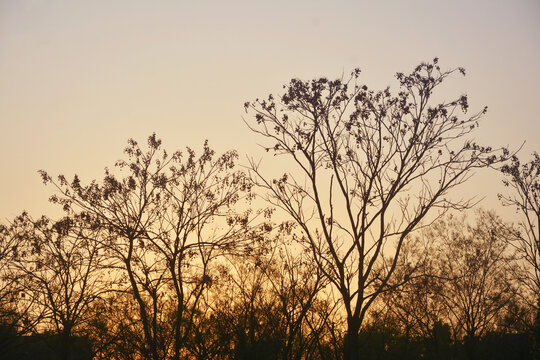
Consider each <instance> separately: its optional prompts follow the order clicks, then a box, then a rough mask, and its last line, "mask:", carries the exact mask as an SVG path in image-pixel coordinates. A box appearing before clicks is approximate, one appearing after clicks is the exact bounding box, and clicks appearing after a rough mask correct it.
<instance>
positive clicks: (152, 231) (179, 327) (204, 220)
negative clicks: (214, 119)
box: [41, 134, 250, 360]
mask: <svg viewBox="0 0 540 360" xmlns="http://www.w3.org/2000/svg"><path fill="white" fill-rule="evenodd" d="M125 153H126V159H124V160H119V161H118V162H117V163H116V166H115V168H116V171H110V170H108V169H106V170H105V176H104V178H103V181H102V182H101V183H99V182H97V181H92V182H91V183H90V184H89V185H83V184H82V183H81V181H80V180H79V178H78V177H77V176H76V175H75V177H74V178H73V180H72V181H71V182H69V181H67V179H66V178H65V177H64V176H62V175H61V176H59V177H58V180H53V178H52V177H51V176H49V175H48V174H47V173H46V172H44V171H42V172H41V175H42V177H43V180H44V182H45V183H52V184H53V185H54V186H55V187H56V188H57V190H58V194H56V195H53V197H52V198H51V200H52V201H53V202H56V203H59V204H61V205H62V206H63V207H64V208H65V209H67V210H68V211H81V212H83V213H85V214H88V216H91V217H92V218H93V219H95V221H96V223H95V224H96V226H98V227H99V229H101V231H102V234H101V237H100V239H104V241H103V245H104V246H105V247H106V248H107V251H109V253H110V254H111V257H112V258H113V259H115V263H114V264H115V267H116V268H117V269H119V270H121V271H122V272H123V274H124V277H125V283H126V284H127V286H126V287H124V289H121V288H119V289H118V290H125V291H128V292H129V293H130V294H131V295H132V296H133V299H134V300H135V302H136V303H137V305H138V317H139V322H140V325H141V327H142V334H143V343H142V345H143V346H142V356H143V358H144V359H152V360H159V359H165V358H171V359H180V358H181V357H183V356H184V354H185V352H186V350H185V349H184V343H185V342H184V340H185V339H186V337H187V336H188V335H189V334H190V332H191V329H192V326H193V316H194V314H195V313H196V311H197V307H198V306H199V304H200V299H201V296H202V292H203V290H204V289H205V288H206V287H208V286H210V285H211V283H212V278H211V276H210V274H209V272H208V269H209V263H210V262H211V261H212V260H213V259H214V258H215V257H216V255H218V254H219V253H223V252H231V251H233V249H234V248H235V247H238V246H239V245H240V244H242V242H243V239H246V238H247V237H246V236H244V234H245V232H246V231H247V229H248V225H249V211H247V212H240V211H237V210H236V209H235V208H234V206H235V205H236V204H237V203H238V202H239V201H240V200H241V199H242V198H244V197H245V196H247V194H248V193H249V190H250V183H249V181H248V179H247V178H246V176H245V175H244V174H243V173H242V172H240V171H236V170H234V164H235V160H236V158H237V154H236V153H235V152H234V151H230V152H226V153H224V154H223V155H221V156H216V155H215V152H214V151H213V150H211V149H210V148H209V147H208V145H207V144H206V143H205V145H204V147H203V152H202V154H201V155H200V156H196V154H195V152H194V151H193V150H191V149H189V148H188V149H187V151H186V153H185V154H182V153H181V152H179V151H177V152H174V153H173V154H172V155H169V154H168V153H167V152H166V151H165V150H164V149H162V146H161V140H159V139H158V138H157V137H156V135H155V134H154V135H151V136H150V137H149V138H148V144H147V148H146V149H143V148H141V147H140V146H139V144H138V143H137V142H136V141H134V140H129V142H128V147H127V148H126V149H125ZM243 211H244V210H243ZM169 327H170V328H169Z"/></svg>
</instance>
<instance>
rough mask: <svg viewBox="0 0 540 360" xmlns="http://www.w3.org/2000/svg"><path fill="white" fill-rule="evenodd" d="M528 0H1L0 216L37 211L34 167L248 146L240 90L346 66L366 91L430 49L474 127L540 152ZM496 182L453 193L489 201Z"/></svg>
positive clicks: (537, 14) (99, 164)
mask: <svg viewBox="0 0 540 360" xmlns="http://www.w3.org/2000/svg"><path fill="white" fill-rule="evenodd" d="M539 19H540V1H536V0H531V1H525V0H517V1H509V0H508V1H493V0H490V1H478V0H476V1H470V0H469V1H463V0H459V1H433V0H430V1H428V0H426V1H402V0H398V1H377V2H376V1H307V0H306V1H294V0H289V1H226V2H225V1H197V2H195V1H164V0H157V1H142V0H139V1H137V0H135V1H133V0H129V1H128V0H123V1H121V0H117V1H105V0H98V1H82V0H81V1H75V0H63V1H59V0H42V1H39V0H0V153H1V154H2V155H1V157H0V174H1V176H0V219H2V221H4V220H6V219H11V218H13V217H14V216H15V215H17V214H18V213H19V212H20V211H22V210H23V209H27V210H29V211H30V212H31V213H32V214H33V215H34V216H38V215H40V214H41V213H50V212H51V209H53V208H52V206H51V205H48V204H47V198H48V197H49V195H50V194H51V191H52V189H51V188H46V187H44V186H43V185H42V184H41V181H40V178H39V176H38V174H37V170H39V169H46V170H48V171H49V172H50V173H52V174H58V173H64V174H66V175H69V176H71V175H72V174H74V173H79V174H80V175H81V177H82V179H86V180H90V179H93V178H101V176H102V174H103V168H104V167H105V166H110V167H111V166H113V164H114V162H115V161H116V160H117V159H118V158H120V157H121V156H122V149H123V148H124V146H125V143H126V140H127V139H128V138H130V137H133V138H136V139H138V140H139V141H145V138H146V136H148V135H149V134H150V133H152V132H153V131H155V132H156V133H157V134H158V135H159V136H161V137H162V138H163V140H164V144H165V147H166V148H167V149H170V150H173V149H178V148H183V147H185V146H191V147H193V148H195V149H197V148H200V146H201V145H202V143H203V141H204V139H209V141H210V144H211V146H213V147H215V148H217V149H218V150H220V151H223V150H226V149H229V148H236V149H237V150H238V151H239V152H240V153H241V154H245V153H250V154H254V153H256V152H257V151H258V148H257V146H256V142H257V140H256V139H254V138H253V136H251V134H250V133H249V131H248V130H247V128H246V127H245V126H244V124H243V122H242V116H244V112H243V103H244V102H245V101H247V100H252V99H254V98H256V97H262V96H266V95H267V94H268V93H270V92H273V93H275V92H279V91H280V89H281V85H283V84H284V83H286V82H287V81H288V80H289V79H290V78H291V77H300V78H304V79H309V78H314V77H317V76H322V75H325V76H329V77H338V76H340V75H341V74H342V73H348V72H349V71H351V70H352V69H353V68H354V67H360V68H361V69H362V70H363V75H362V76H363V77H362V80H363V81H364V82H365V83H367V84H368V85H369V86H370V87H371V88H382V87H385V86H386V85H390V86H391V87H393V88H394V89H395V87H396V82H395V80H394V77H393V75H394V74H395V72H397V71H403V72H407V71H409V70H411V69H412V68H413V67H414V66H415V65H417V64H418V63H419V62H420V61H423V60H430V59H432V58H433V57H434V56H438V57H439V58H440V61H441V65H442V66H443V67H448V68H450V67H455V66H463V67H465V68H466V69H467V77H466V78H460V77H456V78H455V79H451V80H450V81H449V82H448V83H447V85H446V86H445V88H444V89H443V90H442V93H441V96H445V97H448V98H450V97H453V96H456V95H459V94H461V93H467V94H468V95H469V100H470V104H471V109H472V110H475V109H478V110H479V109H481V108H482V107H483V106H484V105H487V106H488V107H489V112H488V114H487V116H486V117H485V119H484V121H483V123H482V124H481V127H480V129H479V131H478V132H477V135H476V137H477V139H478V140H479V141H481V142H484V143H489V144H491V145H494V146H500V145H510V146H511V147H517V146H519V145H520V144H521V143H522V142H523V141H526V145H525V147H524V149H523V151H522V154H521V155H522V156H523V157H524V158H528V155H529V154H530V153H531V152H532V151H533V150H536V151H540V146H539V143H538V140H537V138H538V134H539V133H540V125H539V124H540V121H539V120H540V119H538V115H537V105H538V103H539V102H540V95H539V94H540V91H539V90H538V84H539V83H540V67H539V65H538V64H539V63H540V20H539ZM498 184H499V183H498V179H496V178H495V177H494V176H492V175H480V176H479V177H478V178H477V179H476V180H474V181H471V182H470V184H469V185H468V186H469V187H468V188H467V189H464V190H463V191H464V193H466V194H469V193H474V194H479V195H480V196H486V204H485V206H487V207H493V206H496V205H497V203H496V198H495V195H496V192H497V191H498V188H499V185H498Z"/></svg>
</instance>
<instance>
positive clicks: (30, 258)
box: [13, 215, 110, 359]
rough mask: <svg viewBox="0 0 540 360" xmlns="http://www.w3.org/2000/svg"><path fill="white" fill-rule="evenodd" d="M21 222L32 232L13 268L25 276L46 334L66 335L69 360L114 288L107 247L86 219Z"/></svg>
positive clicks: (22, 281)
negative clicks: (106, 265)
mask: <svg viewBox="0 0 540 360" xmlns="http://www.w3.org/2000/svg"><path fill="white" fill-rule="evenodd" d="M20 221H24V222H27V224H28V226H27V227H28V228H31V230H30V231H27V232H26V233H25V235H24V241H23V243H22V244H21V245H22V246H21V247H20V250H19V251H20V252H21V256H20V258H19V259H17V261H16V262H15V263H14V265H13V266H14V267H15V268H16V270H17V272H18V274H20V280H19V283H20V284H21V286H22V288H23V291H24V294H25V295H26V300H25V301H26V302H30V303H32V304H33V308H37V311H38V313H39V314H41V317H40V320H41V321H40V328H41V331H43V330H49V331H52V333H53V334H58V335H60V340H61V346H60V347H59V349H58V350H59V351H60V352H61V354H59V355H60V358H62V359H68V358H70V357H71V356H72V355H71V353H72V351H73V350H72V349H71V345H72V342H73V336H74V335H87V334H86V333H85V328H86V326H87V324H88V322H89V320H90V312H89V308H90V306H92V304H93V303H94V302H95V301H97V300H98V299H100V298H101V296H103V295H104V294H105V293H106V292H107V291H109V289H110V283H109V281H107V280H108V279H109V277H108V276H106V275H107V274H106V272H105V271H103V270H104V269H103V267H102V265H103V260H104V257H103V255H104V253H103V249H102V248H101V246H100V244H99V243H98V242H96V241H95V238H94V236H95V234H96V230H95V229H91V228H88V227H87V225H88V223H87V222H86V219H85V218H84V217H80V216H75V217H66V218H63V219H61V220H59V221H56V222H53V221H51V220H49V219H48V218H46V217H42V218H40V219H38V220H33V219H32V218H30V217H29V216H28V215H24V216H23V217H22V218H21V219H20Z"/></svg>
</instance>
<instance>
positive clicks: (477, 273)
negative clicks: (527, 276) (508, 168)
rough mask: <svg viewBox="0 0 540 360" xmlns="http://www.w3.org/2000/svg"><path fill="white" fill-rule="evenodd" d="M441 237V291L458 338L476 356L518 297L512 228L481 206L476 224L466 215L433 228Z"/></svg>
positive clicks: (432, 234)
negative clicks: (478, 346)
mask: <svg viewBox="0 0 540 360" xmlns="http://www.w3.org/2000/svg"><path fill="white" fill-rule="evenodd" d="M426 236H429V237H432V238H434V239H435V245H436V249H437V251H436V256H435V258H436V273H435V275H436V276H437V277H438V279H440V281H439V284H440V285H439V287H438V291H437V292H436V294H435V296H436V298H437V301H438V302H440V303H441V304H443V306H444V307H445V309H446V313H447V316H448V318H447V321H449V323H451V324H452V327H453V330H454V337H455V338H456V339H457V340H463V341H464V342H465V344H466V347H467V351H468V355H469V357H470V358H475V357H476V355H475V351H476V344H477V343H478V340H479V339H480V338H481V337H482V336H484V335H485V334H486V333H487V332H488V331H490V330H495V329H496V325H497V321H498V320H499V317H500V315H501V314H502V313H503V312H504V310H505V308H506V307H507V306H508V305H509V304H510V302H511V301H512V300H513V299H515V298H516V296H517V293H518V286H517V285H518V284H516V282H515V281H514V276H515V273H516V270H515V258H514V256H513V254H512V253H511V252H510V249H509V247H508V238H509V237H510V236H512V230H511V228H510V227H509V226H508V225H506V224H505V223H503V221H502V220H501V218H500V217H498V216H497V215H495V214H494V213H493V212H489V211H482V210H480V211H478V213H477V217H476V223H475V224H473V225H470V224H467V222H466V220H465V216H463V217H461V218H456V217H451V216H450V217H446V218H445V219H441V220H440V221H438V222H437V223H436V224H434V226H433V227H431V228H430V229H429V231H428V232H427V234H426Z"/></svg>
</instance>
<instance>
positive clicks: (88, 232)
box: [0, 59, 540, 360]
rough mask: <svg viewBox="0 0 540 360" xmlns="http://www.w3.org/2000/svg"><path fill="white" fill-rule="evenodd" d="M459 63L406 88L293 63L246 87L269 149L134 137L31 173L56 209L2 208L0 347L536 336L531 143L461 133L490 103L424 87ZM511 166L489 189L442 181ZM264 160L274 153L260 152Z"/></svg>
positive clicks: (350, 352)
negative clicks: (100, 166)
mask: <svg viewBox="0 0 540 360" xmlns="http://www.w3.org/2000/svg"><path fill="white" fill-rule="evenodd" d="M455 73H463V74H464V73H465V71H464V70H463V69H461V68H458V69H456V70H449V71H443V70H441V69H440V67H439V65H438V60H437V59H434V61H433V62H432V63H423V64H421V65H419V66H418V67H417V68H415V69H414V70H413V72H412V73H410V74H408V75H405V74H401V73H399V74H398V75H397V79H398V81H399V84H400V91H399V92H398V94H397V95H392V94H391V93H390V91H389V89H385V90H383V91H372V90H369V89H368V87H367V86H366V85H363V84H360V83H359V75H360V72H359V71H358V70H355V71H354V72H353V73H352V75H351V77H350V78H349V79H345V80H344V79H338V80H334V81H329V80H327V79H325V78H321V79H316V80H313V81H307V82H305V81H301V80H297V79H293V80H292V81H291V82H290V84H288V85H286V86H285V92H284V94H283V95H282V96H279V97H274V96H272V95H270V96H269V97H268V98H267V99H265V100H259V99H258V100H256V101H254V102H248V103H246V104H245V107H246V110H247V111H248V112H250V113H252V114H253V115H254V121H253V122H248V126H250V128H251V129H252V130H253V131H254V133H256V134H258V135H260V136H261V137H262V138H263V139H265V141H267V143H266V145H265V146H268V147H267V148H266V151H267V152H273V153H274V155H275V156H276V157H275V158H274V159H277V160H276V161H282V163H283V167H282V169H286V170H281V173H279V174H277V176H276V175H275V174H273V175H267V174H266V172H265V169H266V168H265V166H264V163H263V164H262V165H261V163H260V162H258V161H255V160H250V161H249V164H248V165H247V166H243V167H241V166H239V165H238V164H237V162H238V159H237V158H238V155H237V153H236V152H234V151H229V152H226V153H224V154H221V155H219V154H216V153H215V152H214V151H213V150H212V149H211V148H210V147H209V145H208V144H207V143H204V145H203V147H202V150H201V151H200V152H196V151H194V150H192V149H190V148H187V149H186V150H185V151H183V152H181V151H176V152H173V153H169V152H167V151H166V150H165V149H164V147H163V146H162V144H161V140H160V139H159V138H158V137H157V136H156V135H155V134H154V135H151V136H150V137H149V138H148V141H147V143H146V144H144V145H140V144H139V143H137V142H136V141H135V140H129V142H128V146H127V148H126V149H125V156H124V158H123V159H121V160H119V161H117V162H116V163H115V166H114V168H111V169H109V168H107V169H106V170H105V175H104V177H103V179H102V180H101V181H97V180H94V181H91V182H84V181H82V180H81V179H79V178H78V177H77V176H76V175H75V176H74V177H72V178H71V179H68V178H67V177H65V176H63V175H60V176H51V175H49V174H48V173H47V172H45V171H41V172H40V174H41V176H42V179H43V181H44V183H45V184H48V185H49V186H52V187H53V188H54V189H55V190H54V193H53V195H52V196H51V198H50V200H51V202H53V203H56V204H58V205H59V206H61V207H62V209H63V211H64V212H65V216H64V217H63V218H61V219H50V218H49V217H47V216H42V217H40V218H34V217H32V216H30V215H29V214H27V213H22V214H21V215H20V216H18V217H17V218H15V219H13V220H12V221H11V222H7V223H5V224H2V225H0V272H1V274H0V276H1V277H0V322H1V328H0V332H1V334H0V347H1V351H0V352H1V353H2V354H3V356H4V357H6V358H13V359H14V358H38V357H41V358H44V359H88V358H95V359H118V360H130V359H148V360H158V359H255V358H256V359H347V360H349V359H351V360H353V359H354V360H356V359H360V358H361V359H418V358H427V359H462V358H464V359H479V358H486V359H488V358H489V359H497V358H501V359H503V358H504V359H509V358H516V359H518V358H519V359H521V358H535V357H538V356H540V353H539V350H538V349H539V345H538V344H540V313H539V304H538V302H537V301H538V300H539V298H538V294H539V293H540V291H539V289H540V282H539V280H538V279H539V274H540V267H539V264H540V260H539V259H540V253H539V248H540V246H539V238H540V233H539V227H538V226H539V220H540V158H539V157H538V155H537V154H534V155H533V160H532V161H531V162H528V163H525V164H521V163H520V162H519V159H518V158H517V157H516V156H515V155H513V154H511V152H510V151H508V150H506V149H500V150H497V149H492V148H491V147H489V146H481V145H478V144H476V143H474V142H471V141H470V140H469V139H467V136H468V135H469V134H471V132H473V131H475V129H476V127H477V125H478V121H479V119H480V118H481V117H482V115H483V114H484V113H485V109H484V110H483V111H481V112H479V113H475V114H473V115H467V111H468V107H469V106H468V101H467V97H466V96H460V97H458V98H457V99H456V100H454V101H449V102H445V103H439V104H433V100H432V93H433V91H434V89H435V88H436V87H438V86H439V85H440V84H441V83H442V82H443V80H445V79H446V78H447V77H449V76H451V75H452V74H455ZM484 167H491V168H493V169H494V170H493V171H497V170H498V171H500V173H502V174H503V176H505V180H504V181H505V185H507V186H508V192H507V193H506V194H501V195H500V198H501V201H502V205H505V206H513V207H516V208H517V210H518V213H519V214H520V215H521V216H522V219H523V220H522V221H519V222H516V223H510V222H508V221H505V220H503V219H502V218H501V217H499V216H498V215H497V214H496V213H495V212H494V211H486V210H482V209H476V211H472V210H471V209H470V208H471V207H472V205H473V204H472V203H471V202H469V201H466V200H465V201H463V200H458V201H454V200H452V199H453V196H452V194H453V189H454V188H455V187H457V186H458V185H461V184H463V183H465V182H466V181H467V179H468V178H469V177H470V176H471V175H472V174H473V171H474V170H475V169H478V168H484ZM266 170H268V169H266Z"/></svg>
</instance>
